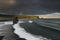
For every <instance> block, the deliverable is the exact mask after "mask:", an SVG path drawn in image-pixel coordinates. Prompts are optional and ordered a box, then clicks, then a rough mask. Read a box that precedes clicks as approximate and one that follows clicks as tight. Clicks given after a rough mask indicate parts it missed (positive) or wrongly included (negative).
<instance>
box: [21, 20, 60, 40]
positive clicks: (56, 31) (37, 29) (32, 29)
mask: <svg viewBox="0 0 60 40" xmlns="http://www.w3.org/2000/svg"><path fill="white" fill-rule="evenodd" d="M25 21H26V20H25ZM27 21H29V20H27ZM32 21H33V22H32V23H29V22H25V23H20V26H21V27H22V28H24V29H25V30H26V31H27V32H29V33H31V34H33V35H38V36H43V37H46V38H48V39H52V40H60V19H35V20H32Z"/></svg>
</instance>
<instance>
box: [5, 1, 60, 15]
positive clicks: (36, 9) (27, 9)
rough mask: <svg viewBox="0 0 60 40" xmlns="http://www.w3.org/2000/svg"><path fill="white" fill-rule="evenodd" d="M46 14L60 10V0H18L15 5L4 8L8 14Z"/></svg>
mask: <svg viewBox="0 0 60 40" xmlns="http://www.w3.org/2000/svg"><path fill="white" fill-rule="evenodd" d="M21 11H22V13H23V14H47V13H54V12H60V0H18V1H17V5H16V7H13V9H9V10H4V12H7V13H10V14H12V13H13V14H17V13H19V12H21Z"/></svg>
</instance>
